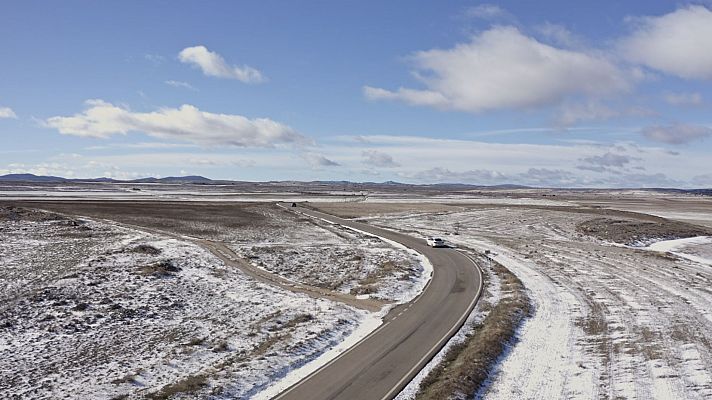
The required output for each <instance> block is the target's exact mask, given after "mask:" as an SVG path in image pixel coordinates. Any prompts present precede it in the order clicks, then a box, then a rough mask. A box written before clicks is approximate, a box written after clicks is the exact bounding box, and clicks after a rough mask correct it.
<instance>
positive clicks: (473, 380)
mask: <svg viewBox="0 0 712 400" xmlns="http://www.w3.org/2000/svg"><path fill="white" fill-rule="evenodd" d="M492 269H493V270H494V272H495V273H496V274H497V275H498V276H499V277H500V282H501V285H502V292H503V293H506V295H505V296H504V297H503V298H502V299H501V300H500V301H499V302H498V303H497V304H496V305H494V306H493V307H492V309H491V311H490V312H489V314H487V316H486V317H485V319H484V320H483V321H482V323H481V324H479V325H477V326H475V327H474V328H473V329H472V331H470V332H469V333H468V334H467V338H466V339H465V340H464V341H463V342H461V343H458V344H456V345H454V346H452V347H451V348H450V349H449V350H448V351H447V353H446V354H445V357H444V359H443V361H442V362H441V363H440V364H439V365H438V366H437V367H435V368H434V369H433V370H432V371H431V372H430V374H428V375H427V376H426V377H425V379H423V381H422V382H421V385H420V390H419V392H418V394H417V396H416V398H417V399H434V400H435V399H437V400H439V399H447V398H452V397H454V396H456V397H462V396H465V397H470V396H471V395H472V394H473V393H476V392H477V391H478V390H479V389H480V388H481V387H482V385H483V384H484V382H485V380H486V379H487V376H488V375H489V373H490V371H491V369H492V367H493V366H494V365H495V363H496V362H497V360H498V359H499V358H500V356H501V355H502V354H503V353H504V352H505V351H506V349H507V347H508V346H510V345H511V343H512V342H513V341H514V340H515V334H516V330H517V327H519V325H520V324H521V323H522V321H523V320H524V319H525V318H526V317H527V316H528V315H529V313H530V305H529V299H528V297H527V296H526V294H525V288H524V285H523V284H522V282H521V281H520V280H519V279H518V278H517V277H516V276H514V274H512V273H511V272H509V271H508V270H507V269H506V268H504V267H503V266H502V265H500V264H498V263H493V268H492Z"/></svg>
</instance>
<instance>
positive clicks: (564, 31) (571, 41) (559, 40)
mask: <svg viewBox="0 0 712 400" xmlns="http://www.w3.org/2000/svg"><path fill="white" fill-rule="evenodd" d="M534 30H535V31H536V32H537V33H539V35H541V37H543V38H545V39H547V40H548V41H550V42H552V43H555V44H557V45H559V46H563V47H581V46H582V44H583V41H582V40H581V38H579V37H578V36H576V35H574V34H573V33H572V32H571V31H570V30H568V28H566V27H565V26H563V25H559V24H554V23H551V22H545V23H543V24H541V25H537V26H536V27H535V28H534Z"/></svg>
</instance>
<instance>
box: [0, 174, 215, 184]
mask: <svg viewBox="0 0 712 400" xmlns="http://www.w3.org/2000/svg"><path fill="white" fill-rule="evenodd" d="M0 181H2V182H40V183H52V182H54V183H60V182H106V183H216V182H223V181H214V180H212V179H208V178H206V177H204V176H197V175H189V176H168V177H165V178H141V179H132V180H119V179H112V178H89V179H69V178H62V177H61V176H43V175H33V174H8V175H0Z"/></svg>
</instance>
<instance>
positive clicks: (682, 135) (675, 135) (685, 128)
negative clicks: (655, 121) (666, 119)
mask: <svg viewBox="0 0 712 400" xmlns="http://www.w3.org/2000/svg"><path fill="white" fill-rule="evenodd" d="M641 133H642V134H643V136H645V137H646V138H648V139H650V140H653V141H656V142H662V143H668V144H685V143H689V142H694V141H696V140H703V139H706V138H708V137H710V136H712V128H710V127H708V126H702V125H692V124H682V123H678V124H673V125H654V126H648V127H646V128H643V129H642V130H641Z"/></svg>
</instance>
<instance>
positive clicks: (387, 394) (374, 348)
mask: <svg viewBox="0 0 712 400" xmlns="http://www.w3.org/2000/svg"><path fill="white" fill-rule="evenodd" d="M296 210H297V211H299V212H301V213H304V214H306V215H309V216H312V217H315V218H322V219H324V220H327V221H330V222H333V223H337V224H341V225H344V226H348V227H351V228H355V229H358V230H361V231H364V232H368V233H371V234H374V235H378V236H381V237H384V238H386V239H389V240H393V241H396V242H399V243H401V244H403V245H405V246H407V247H409V248H411V249H413V250H415V251H417V252H419V253H421V254H424V255H425V256H426V257H428V259H429V260H430V262H431V263H432V264H433V268H434V273H433V277H432V279H431V281H430V283H429V284H428V285H427V286H426V288H425V290H424V291H423V293H422V294H421V295H420V296H419V297H417V298H416V299H414V300H413V301H411V302H410V303H406V304H403V305H400V306H398V307H396V308H395V309H393V310H392V311H391V312H390V313H389V314H388V315H387V316H386V317H385V319H384V321H385V322H384V323H383V325H381V326H380V327H379V328H378V329H376V330H375V331H374V332H372V333H371V334H370V335H368V336H367V337H365V338H364V339H363V340H362V341H360V342H359V343H357V344H356V345H355V346H353V347H352V348H350V349H349V350H347V351H346V352H344V353H342V354H341V355H340V356H339V357H337V358H336V359H334V360H332V361H331V362H330V363H328V364H326V365H325V366H323V367H322V368H320V369H318V370H317V371H315V372H314V373H312V374H311V375H309V376H308V377H306V378H305V379H303V380H302V381H300V382H299V383H297V384H295V385H294V386H292V387H290V388H288V389H287V390H285V391H284V392H282V393H281V394H280V395H278V396H277V397H275V399H279V400H321V399H350V400H351V399H364V400H378V399H392V398H393V397H395V396H396V395H397V394H398V393H399V392H400V391H401V390H402V389H403V388H404V387H405V386H406V385H407V384H408V382H410V380H411V379H413V377H415V375H417V373H418V372H419V371H420V370H421V369H422V368H423V367H424V366H425V364H427V363H428V361H429V360H430V359H431V358H432V357H433V356H434V355H435V354H437V352H438V351H439V350H440V349H441V348H442V346H444V345H445V343H446V342H447V340H448V339H449V338H450V337H452V336H453V335H454V334H455V333H456V332H457V331H458V330H459V328H460V327H461V326H462V324H463V323H464V322H465V320H466V319H467V316H468V315H469V314H470V312H471V311H472V309H473V308H474V306H475V303H476V302H477V299H478V298H479V296H480V293H481V291H482V275H481V272H480V270H479V268H477V266H476V265H475V264H474V262H473V261H472V260H471V259H470V258H469V257H467V256H465V255H464V254H462V253H460V252H459V251H457V250H455V249H450V248H437V249H434V248H431V247H429V246H427V245H426V244H425V241H424V240H422V239H416V238H413V237H410V236H407V235H403V234H400V233H396V232H392V231H389V230H386V229H381V228H377V227H374V226H370V225H368V224H364V223H359V222H355V221H349V220H345V219H342V218H338V217H334V216H332V215H329V214H324V213H321V212H318V211H313V210H308V209H304V208H302V207H299V208H297V209H296Z"/></svg>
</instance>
